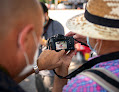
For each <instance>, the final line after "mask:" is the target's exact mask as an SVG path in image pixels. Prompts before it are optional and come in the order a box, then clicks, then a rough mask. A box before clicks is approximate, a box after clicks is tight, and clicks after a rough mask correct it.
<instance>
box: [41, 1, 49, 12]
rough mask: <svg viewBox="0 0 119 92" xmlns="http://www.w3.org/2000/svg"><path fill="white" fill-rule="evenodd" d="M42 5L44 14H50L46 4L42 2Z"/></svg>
mask: <svg viewBox="0 0 119 92" xmlns="http://www.w3.org/2000/svg"><path fill="white" fill-rule="evenodd" d="M40 4H41V6H42V8H43V12H44V13H46V12H48V8H47V6H46V5H45V3H43V2H40Z"/></svg>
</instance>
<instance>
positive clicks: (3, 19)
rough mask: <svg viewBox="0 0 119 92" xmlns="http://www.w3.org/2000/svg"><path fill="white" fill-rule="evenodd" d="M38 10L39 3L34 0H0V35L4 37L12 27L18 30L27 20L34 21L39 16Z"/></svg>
mask: <svg viewBox="0 0 119 92" xmlns="http://www.w3.org/2000/svg"><path fill="white" fill-rule="evenodd" d="M38 12H39V5H38V3H37V1H36V0H1V1H0V37H4V36H5V34H6V33H8V32H9V31H10V29H11V30H13V29H12V28H14V27H17V28H18V30H19V28H20V27H22V26H24V25H25V24H27V23H28V22H31V21H34V22H35V20H37V18H38V17H39V15H38V14H37V13H38ZM34 16H35V17H34ZM8 29H9V31H8Z"/></svg>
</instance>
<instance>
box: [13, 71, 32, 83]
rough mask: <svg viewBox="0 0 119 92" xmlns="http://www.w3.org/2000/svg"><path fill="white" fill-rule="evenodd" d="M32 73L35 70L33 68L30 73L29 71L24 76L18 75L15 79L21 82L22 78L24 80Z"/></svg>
mask: <svg viewBox="0 0 119 92" xmlns="http://www.w3.org/2000/svg"><path fill="white" fill-rule="evenodd" d="M32 73H34V70H33V69H32V70H31V71H30V72H29V73H27V74H26V75H24V76H18V77H15V78H14V80H15V81H16V82H17V83H19V82H21V81H22V80H24V79H25V78H27V77H28V76H29V75H31V74H32Z"/></svg>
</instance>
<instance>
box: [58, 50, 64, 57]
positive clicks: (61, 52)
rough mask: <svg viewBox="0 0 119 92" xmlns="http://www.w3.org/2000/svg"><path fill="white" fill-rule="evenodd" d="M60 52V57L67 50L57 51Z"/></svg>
mask: <svg viewBox="0 0 119 92" xmlns="http://www.w3.org/2000/svg"><path fill="white" fill-rule="evenodd" d="M57 53H58V54H59V57H61V56H63V55H64V54H65V50H61V51H59V52H57Z"/></svg>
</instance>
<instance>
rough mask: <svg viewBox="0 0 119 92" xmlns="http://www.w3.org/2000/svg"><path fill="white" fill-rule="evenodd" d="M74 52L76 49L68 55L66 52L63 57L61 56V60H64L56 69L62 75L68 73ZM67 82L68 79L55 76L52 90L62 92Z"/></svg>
mask: <svg viewBox="0 0 119 92" xmlns="http://www.w3.org/2000/svg"><path fill="white" fill-rule="evenodd" d="M74 54H75V51H72V52H71V53H69V54H68V55H66V54H64V55H63V57H61V59H60V61H62V62H63V63H62V65H61V66H60V67H58V68H57V69H56V72H57V74H59V75H62V76H66V75H68V67H69V65H70V62H71V60H72V57H73V55H74ZM66 84H67V79H60V78H58V77H57V76H55V79H54V86H53V90H52V92H62V88H63V87H64V85H66Z"/></svg>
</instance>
